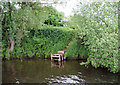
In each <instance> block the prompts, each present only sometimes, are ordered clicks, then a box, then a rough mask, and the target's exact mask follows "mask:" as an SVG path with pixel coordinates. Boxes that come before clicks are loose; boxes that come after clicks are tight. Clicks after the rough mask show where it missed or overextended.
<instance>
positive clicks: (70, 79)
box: [2, 59, 118, 83]
mask: <svg viewBox="0 0 120 85" xmlns="http://www.w3.org/2000/svg"><path fill="white" fill-rule="evenodd" d="M80 62H82V61H80V60H79V61H77V60H69V61H65V62H51V61H50V60H41V59H40V60H38V59H37V60H24V61H20V60H10V61H3V62H2V82H3V83H118V74H113V73H110V72H109V71H108V70H107V69H101V68H97V69H95V68H93V67H92V66H89V67H88V68H86V67H84V66H80Z"/></svg>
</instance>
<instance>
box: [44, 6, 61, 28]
mask: <svg viewBox="0 0 120 85" xmlns="http://www.w3.org/2000/svg"><path fill="white" fill-rule="evenodd" d="M47 9H48V12H49V15H48V19H47V20H45V22H44V24H47V25H53V26H63V23H62V19H63V14H62V13H59V12H58V11H57V10H56V9H55V8H53V7H52V6H49V7H47Z"/></svg>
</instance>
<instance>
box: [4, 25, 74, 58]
mask: <svg viewBox="0 0 120 85" xmlns="http://www.w3.org/2000/svg"><path fill="white" fill-rule="evenodd" d="M74 35H75V32H74V30H72V29H69V28H64V27H53V26H45V27H43V28H41V29H38V30H30V31H29V33H28V35H27V36H25V37H23V38H22V42H21V44H20V45H19V46H17V45H15V48H14V50H13V51H11V52H10V56H11V57H16V58H19V57H23V56H24V57H25V56H26V57H33V56H38V57H40V56H48V55H50V54H51V53H52V54H53V53H56V52H57V51H59V50H62V49H64V47H65V46H66V45H67V44H69V42H70V41H71V40H72V38H74ZM16 44H17V43H16ZM5 54H6V53H3V55H4V57H5V58H8V59H9V58H10V56H7V55H5Z"/></svg>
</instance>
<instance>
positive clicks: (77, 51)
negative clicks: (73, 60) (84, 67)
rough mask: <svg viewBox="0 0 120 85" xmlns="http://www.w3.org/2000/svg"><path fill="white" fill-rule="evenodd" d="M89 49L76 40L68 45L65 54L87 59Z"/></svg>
mask: <svg viewBox="0 0 120 85" xmlns="http://www.w3.org/2000/svg"><path fill="white" fill-rule="evenodd" d="M88 53H89V51H88V50H87V49H86V48H85V47H84V46H83V45H81V44H80V42H79V41H77V40H74V41H72V42H71V43H70V46H68V47H67V52H66V53H65V56H66V57H68V56H72V57H80V58H81V59H86V58H87V56H88Z"/></svg>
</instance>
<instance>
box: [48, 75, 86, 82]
mask: <svg viewBox="0 0 120 85" xmlns="http://www.w3.org/2000/svg"><path fill="white" fill-rule="evenodd" d="M51 77H52V78H46V80H48V83H51V82H52V83H84V82H85V80H84V79H81V78H79V77H78V76H76V75H68V76H66V75H64V76H55V77H53V76H51Z"/></svg>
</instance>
